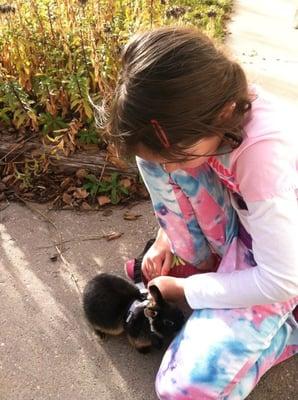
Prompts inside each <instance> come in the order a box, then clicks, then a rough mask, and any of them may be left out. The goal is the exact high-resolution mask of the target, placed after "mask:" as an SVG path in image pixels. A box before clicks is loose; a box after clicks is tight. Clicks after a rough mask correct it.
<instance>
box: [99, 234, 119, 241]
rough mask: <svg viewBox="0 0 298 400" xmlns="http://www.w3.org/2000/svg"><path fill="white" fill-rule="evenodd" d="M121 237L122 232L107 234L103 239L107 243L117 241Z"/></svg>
mask: <svg viewBox="0 0 298 400" xmlns="http://www.w3.org/2000/svg"><path fill="white" fill-rule="evenodd" d="M122 235H123V232H111V233H108V234H107V235H104V236H103V237H104V238H105V239H107V240H108V241H109V240H114V239H118V238H120V237H121V236H122Z"/></svg>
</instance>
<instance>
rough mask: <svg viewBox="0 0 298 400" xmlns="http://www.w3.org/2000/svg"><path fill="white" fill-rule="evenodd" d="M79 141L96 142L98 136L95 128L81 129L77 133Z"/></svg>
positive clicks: (97, 141)
mask: <svg viewBox="0 0 298 400" xmlns="http://www.w3.org/2000/svg"><path fill="white" fill-rule="evenodd" d="M78 138H79V141H80V142H81V143H84V144H98V143H99V137H98V134H97V131H96V130H95V128H92V127H90V128H89V129H82V130H81V131H79V134H78Z"/></svg>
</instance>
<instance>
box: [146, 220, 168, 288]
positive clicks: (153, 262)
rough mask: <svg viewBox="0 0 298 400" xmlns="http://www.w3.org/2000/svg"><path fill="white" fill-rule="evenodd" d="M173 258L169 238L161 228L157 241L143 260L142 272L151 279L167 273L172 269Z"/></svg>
mask: <svg viewBox="0 0 298 400" xmlns="http://www.w3.org/2000/svg"><path fill="white" fill-rule="evenodd" d="M173 258H174V255H173V253H172V252H171V249H170V243H169V240H168V238H167V236H166V234H165V233H164V232H163V230H162V229H161V228H160V229H159V232H158V235H157V238H156V240H155V242H154V243H153V245H152V246H151V247H150V249H149V250H148V251H147V253H146V254H145V256H144V258H143V261H142V272H143V274H144V276H145V278H146V279H147V280H148V281H150V280H151V279H153V278H156V277H157V276H160V275H166V274H167V273H168V272H169V270H170V269H171V266H172V264H173Z"/></svg>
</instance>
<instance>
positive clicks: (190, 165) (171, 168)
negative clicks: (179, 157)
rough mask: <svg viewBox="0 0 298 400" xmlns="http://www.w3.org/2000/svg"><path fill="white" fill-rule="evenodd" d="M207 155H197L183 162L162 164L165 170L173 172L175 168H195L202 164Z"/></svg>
mask: <svg viewBox="0 0 298 400" xmlns="http://www.w3.org/2000/svg"><path fill="white" fill-rule="evenodd" d="M208 158H209V157H198V158H197V159H196V160H192V161H186V162H183V163H167V164H163V168H164V170H165V171H166V172H169V173H171V172H174V171H176V170H177V169H183V168H195V167H199V166H200V165H202V164H204V163H205V162H206V161H207V160H208Z"/></svg>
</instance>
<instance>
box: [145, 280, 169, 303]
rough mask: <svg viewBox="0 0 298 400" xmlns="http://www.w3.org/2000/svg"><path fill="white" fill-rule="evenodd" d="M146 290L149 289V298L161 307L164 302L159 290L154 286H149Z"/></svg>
mask: <svg viewBox="0 0 298 400" xmlns="http://www.w3.org/2000/svg"><path fill="white" fill-rule="evenodd" d="M148 289H149V292H150V294H151V296H152V297H153V299H154V301H155V303H156V304H157V305H159V306H161V305H163V304H164V302H165V301H164V299H163V297H162V294H161V292H160V290H159V289H158V287H157V286H155V285H151V286H149V288H148Z"/></svg>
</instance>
